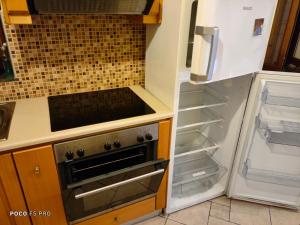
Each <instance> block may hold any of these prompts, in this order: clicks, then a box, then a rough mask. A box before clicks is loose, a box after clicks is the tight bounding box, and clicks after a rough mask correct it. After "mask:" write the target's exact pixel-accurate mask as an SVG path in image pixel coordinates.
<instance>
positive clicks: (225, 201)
mask: <svg viewBox="0 0 300 225" xmlns="http://www.w3.org/2000/svg"><path fill="white" fill-rule="evenodd" d="M211 201H212V202H215V203H218V204H221V205H226V206H230V199H229V198H227V197H226V196H225V195H223V196H220V197H218V198H214V199H212V200H211Z"/></svg>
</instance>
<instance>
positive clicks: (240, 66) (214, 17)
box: [190, 0, 277, 83]
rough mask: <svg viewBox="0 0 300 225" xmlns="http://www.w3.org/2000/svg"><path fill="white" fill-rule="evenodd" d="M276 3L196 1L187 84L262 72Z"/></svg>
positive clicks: (260, 0) (267, 0) (261, 0)
mask: <svg viewBox="0 0 300 225" xmlns="http://www.w3.org/2000/svg"><path fill="white" fill-rule="evenodd" d="M276 5H277V0H242V1H241V0H228V1H223V0H198V7H197V16H196V27H195V34H194V40H193V41H194V43H193V50H192V60H191V61H192V63H191V77H190V79H191V81H192V82H195V83H199V82H205V81H218V80H224V79H228V78H232V77H237V76H242V75H245V74H249V73H253V72H257V71H260V70H261V69H262V65H263V61H264V56H265V52H266V49H267V44H268V39H269V35H270V31H271V25H272V21H273V16H274V12H275V8H276Z"/></svg>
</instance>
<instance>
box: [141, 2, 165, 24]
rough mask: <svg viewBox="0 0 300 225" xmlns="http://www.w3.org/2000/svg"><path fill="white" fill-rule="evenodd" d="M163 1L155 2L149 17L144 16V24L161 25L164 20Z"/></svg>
mask: <svg viewBox="0 0 300 225" xmlns="http://www.w3.org/2000/svg"><path fill="white" fill-rule="evenodd" d="M162 5H163V1H162V0H154V2H153V5H152V7H151V10H150V12H149V14H148V15H145V16H143V23H144V24H159V23H161V19H162Z"/></svg>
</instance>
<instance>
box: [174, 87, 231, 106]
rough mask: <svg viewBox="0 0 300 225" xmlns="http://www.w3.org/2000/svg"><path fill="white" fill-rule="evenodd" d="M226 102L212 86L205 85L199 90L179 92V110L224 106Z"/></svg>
mask: <svg viewBox="0 0 300 225" xmlns="http://www.w3.org/2000/svg"><path fill="white" fill-rule="evenodd" d="M226 102H227V99H226V98H225V97H220V96H219V95H218V93H216V92H215V91H214V90H213V89H212V88H209V87H207V86H206V87H204V88H202V89H201V90H194V91H183V92H181V93H180V98H179V111H180V112H182V111H187V110H194V109H201V108H210V107H217V106H224V105H226Z"/></svg>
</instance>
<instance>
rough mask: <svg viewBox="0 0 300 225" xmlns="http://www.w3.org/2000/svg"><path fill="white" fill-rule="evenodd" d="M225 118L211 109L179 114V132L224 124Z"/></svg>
mask: <svg viewBox="0 0 300 225" xmlns="http://www.w3.org/2000/svg"><path fill="white" fill-rule="evenodd" d="M222 121H223V118H222V117H221V116H219V115H218V114H217V113H215V112H214V111H213V110H211V109H209V108H204V109H195V110H189V111H183V112H179V113H178V122H177V130H182V129H186V128H192V127H197V126H202V125H206V124H213V123H219V122H222Z"/></svg>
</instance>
